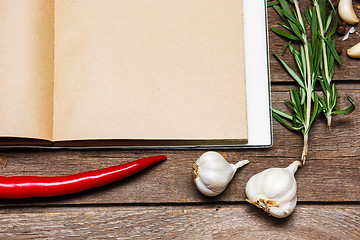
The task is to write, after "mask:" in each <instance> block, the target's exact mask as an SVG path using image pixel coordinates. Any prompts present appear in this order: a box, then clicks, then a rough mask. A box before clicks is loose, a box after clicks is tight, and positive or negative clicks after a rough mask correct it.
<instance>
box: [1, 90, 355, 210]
mask: <svg viewBox="0 0 360 240" xmlns="http://www.w3.org/2000/svg"><path fill="white" fill-rule="evenodd" d="M358 86H360V85H355V84H350V85H343V84H338V87H339V95H340V96H341V97H340V98H339V104H340V106H346V105H347V104H348V103H347V101H346V100H345V96H346V95H350V96H352V98H353V99H354V101H355V102H360V90H359V89H358ZM287 88H288V87H283V86H280V87H273V92H272V101H273V106H274V107H277V108H282V109H283V108H284V106H285V105H284V104H283V100H284V99H287V98H288V89H287ZM323 120H324V119H319V120H318V121H317V122H316V123H315V124H316V125H315V127H314V128H313V130H312V131H311V133H310V135H311V137H310V142H309V144H310V147H309V156H308V158H309V160H308V162H307V164H306V165H305V166H304V167H303V168H301V169H300V170H299V171H298V172H297V174H296V177H297V179H298V192H299V194H298V195H299V201H306V202H307V201H321V202H339V201H359V200H360V184H359V182H360V161H359V159H360V111H359V110H358V109H356V111H355V112H354V113H352V114H351V115H348V116H335V117H334V120H333V128H332V129H328V127H327V126H326V124H325V122H324V121H323ZM301 150H302V137H301V135H299V134H294V133H293V132H290V131H289V130H287V129H285V128H284V127H282V126H280V125H279V124H278V123H277V122H274V146H273V147H272V148H270V149H263V150H262V149H245V150H235V151H234V150H232V151H220V152H221V153H223V154H224V156H225V157H226V158H227V159H228V160H229V161H230V162H233V163H235V162H236V161H239V160H243V159H248V160H249V161H250V164H249V165H247V166H245V167H243V168H241V169H240V170H239V171H238V172H237V174H236V175H235V177H234V179H233V181H232V182H231V184H230V185H229V187H228V189H227V190H226V191H225V192H224V193H223V194H221V195H220V196H218V197H216V198H207V197H203V196H202V195H201V194H200V193H199V192H198V191H197V190H196V189H195V187H194V184H193V182H192V174H191V169H192V164H193V162H194V161H195V160H196V159H197V158H198V157H199V156H200V155H201V154H202V153H203V152H204V151H203V150H189V151H155V150H147V151H144V150H132V151H130V150H128V151H123V150H86V151H82V150H64V151H63V150H56V151H53V150H46V151H43V150H24V151H6V152H5V151H3V152H1V154H2V155H3V156H6V157H7V158H8V163H7V166H6V168H3V169H1V170H0V173H1V175H4V176H11V175H65V174H72V173H77V172H81V171H87V170H92V169H97V168H102V167H107V166H111V165H115V164H118V163H124V162H128V161H131V160H135V159H137V158H141V157H146V156H151V155H156V154H165V155H167V157H168V160H167V161H165V162H163V163H160V164H158V165H156V166H153V167H151V168H150V169H148V170H145V171H144V172H142V173H140V174H137V175H136V176H132V177H130V178H128V179H126V180H123V181H120V182H117V183H114V184H111V185H109V186H106V187H101V188H98V189H96V190H90V191H87V192H85V193H80V194H74V195H71V196H66V197H59V198H52V199H50V200H48V199H45V200H42V199H39V200H36V201H35V202H39V203H42V204H49V203H55V202H56V203H61V204H70V203H71V204H92V203H111V204H118V203H196V202H213V201H215V202H238V201H242V202H243V201H245V192H244V188H245V184H246V182H247V180H248V179H249V178H250V177H251V176H252V175H253V174H255V173H257V172H260V171H262V170H264V169H266V168H269V167H272V166H278V167H285V166H287V165H288V164H290V163H291V162H293V161H294V160H297V159H299V158H300V155H301ZM15 202H17V203H23V204H32V203H33V202H34V200H30V201H29V200H21V201H15ZM0 203H1V204H9V203H14V201H13V200H12V201H10V202H9V201H6V200H5V201H4V200H1V201H0Z"/></svg>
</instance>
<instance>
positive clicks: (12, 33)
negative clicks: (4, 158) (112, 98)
mask: <svg viewBox="0 0 360 240" xmlns="http://www.w3.org/2000/svg"><path fill="white" fill-rule="evenodd" d="M53 35H54V33H53V1H49V0H31V1H29V0H0V46H1V47H0V115H1V118H0V136H1V137H32V138H40V139H49V140H50V139H51V138H52V106H53V104H52V99H53Z"/></svg>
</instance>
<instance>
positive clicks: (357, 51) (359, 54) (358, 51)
mask: <svg viewBox="0 0 360 240" xmlns="http://www.w3.org/2000/svg"><path fill="white" fill-rule="evenodd" d="M346 53H347V55H348V56H349V57H352V58H360V42H359V43H358V44H356V45H354V46H352V47H351V48H349V49H348V50H347V52H346Z"/></svg>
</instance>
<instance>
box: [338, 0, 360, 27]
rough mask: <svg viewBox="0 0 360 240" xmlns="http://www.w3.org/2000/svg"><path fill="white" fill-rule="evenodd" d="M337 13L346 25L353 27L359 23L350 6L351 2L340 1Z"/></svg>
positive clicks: (349, 0)
mask: <svg viewBox="0 0 360 240" xmlns="http://www.w3.org/2000/svg"><path fill="white" fill-rule="evenodd" d="M338 12H339V16H340V18H341V19H342V20H343V21H344V22H346V23H348V24H351V25H354V24H356V23H358V22H359V19H358V17H357V16H356V14H355V11H354V8H353V5H352V0H340V2H339V7H338Z"/></svg>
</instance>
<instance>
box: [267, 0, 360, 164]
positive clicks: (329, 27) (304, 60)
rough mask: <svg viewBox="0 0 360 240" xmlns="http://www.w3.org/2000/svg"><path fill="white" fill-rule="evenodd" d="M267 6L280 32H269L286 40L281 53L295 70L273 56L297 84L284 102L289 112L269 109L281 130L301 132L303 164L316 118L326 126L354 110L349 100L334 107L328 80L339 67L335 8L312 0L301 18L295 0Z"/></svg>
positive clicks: (334, 96) (333, 89) (332, 86)
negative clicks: (341, 106) (274, 14)
mask: <svg viewBox="0 0 360 240" xmlns="http://www.w3.org/2000/svg"><path fill="white" fill-rule="evenodd" d="M328 4H329V5H330V6H331V8H330V10H329V8H328V7H327V6H328ZM268 6H272V7H273V8H274V10H275V11H276V12H277V13H278V14H279V16H280V18H281V19H282V20H283V22H282V23H279V26H281V27H282V29H277V28H271V30H272V31H273V32H274V33H276V34H277V35H279V36H282V37H284V38H285V39H287V40H288V43H287V44H286V46H285V48H284V51H285V50H286V49H288V50H289V51H290V53H291V54H292V55H293V57H294V60H295V63H296V66H297V70H298V71H295V70H293V69H291V68H290V67H289V65H288V64H287V63H286V62H285V61H284V60H283V59H282V58H281V57H280V56H279V55H277V54H274V55H275V56H276V58H277V59H278V60H279V62H280V63H281V64H282V66H283V67H284V68H285V70H286V71H287V72H288V73H289V75H290V76H291V77H292V78H293V79H294V80H295V81H296V82H297V83H298V85H299V86H298V87H297V88H292V89H290V100H288V101H285V102H286V104H287V105H288V106H289V107H290V109H291V110H292V111H293V113H292V114H288V113H286V112H284V111H280V110H278V109H274V108H273V109H272V114H273V116H274V118H275V119H276V120H277V121H278V122H280V123H281V124H282V125H284V126H285V127H287V128H289V129H291V130H294V131H300V132H301V133H302V135H303V139H304V146H303V151H302V156H301V160H302V164H305V161H306V158H307V152H308V139H309V131H310V129H311V125H312V123H313V122H314V120H315V119H316V117H317V116H318V115H319V114H320V113H321V112H322V113H323V114H324V115H325V117H326V118H327V122H328V123H327V124H328V126H329V127H330V126H331V119H332V115H334V114H349V113H351V112H352V111H354V109H355V104H354V101H353V100H352V99H351V98H350V97H348V100H349V102H350V104H351V105H350V106H349V107H348V108H346V109H342V110H339V109H338V108H337V89H336V86H335V84H334V83H333V82H332V77H333V74H334V69H335V65H336V64H340V65H341V60H340V58H339V55H338V53H337V52H336V50H335V39H334V34H335V32H336V27H337V21H336V14H335V9H334V7H333V5H332V3H331V1H329V0H312V1H311V3H310V4H309V7H308V10H307V11H305V17H304V16H303V15H302V12H301V10H300V6H299V2H298V1H297V0H278V1H275V2H270V3H269V4H268ZM307 27H309V30H307ZM294 42H296V43H299V47H297V48H296V46H297V45H296V46H295V45H294V44H293V43H294ZM317 84H318V85H320V86H321V89H322V92H323V93H322V94H321V95H318V93H317V92H315V86H316V85H317Z"/></svg>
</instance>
